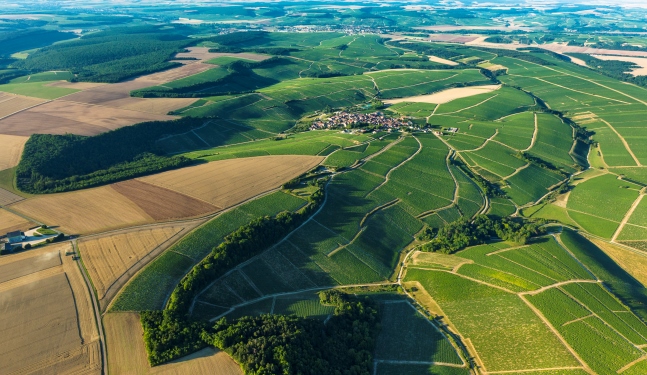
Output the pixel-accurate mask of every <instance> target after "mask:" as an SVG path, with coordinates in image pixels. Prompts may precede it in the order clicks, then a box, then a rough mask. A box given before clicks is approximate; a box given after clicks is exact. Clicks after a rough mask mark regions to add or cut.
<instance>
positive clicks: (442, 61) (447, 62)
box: [429, 56, 458, 66]
mask: <svg viewBox="0 0 647 375" xmlns="http://www.w3.org/2000/svg"><path fill="white" fill-rule="evenodd" d="M429 61H433V62H437V63H441V64H447V65H451V66H455V65H458V63H457V62H456V61H452V60H447V59H443V58H442V57H437V56H429Z"/></svg>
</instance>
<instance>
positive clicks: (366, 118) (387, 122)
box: [310, 112, 413, 131]
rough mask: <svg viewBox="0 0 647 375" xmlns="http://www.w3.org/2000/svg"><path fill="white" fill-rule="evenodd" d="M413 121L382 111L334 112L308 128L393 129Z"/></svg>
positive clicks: (411, 124) (403, 126) (406, 125)
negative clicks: (390, 115)
mask: <svg viewBox="0 0 647 375" xmlns="http://www.w3.org/2000/svg"><path fill="white" fill-rule="evenodd" d="M412 126H413V122H411V120H409V119H408V118H405V117H401V118H394V117H387V116H385V115H384V114H383V113H382V112H374V113H349V112H335V114H334V115H332V116H330V117H328V118H326V119H324V120H317V121H314V122H313V123H312V125H311V126H310V130H321V129H339V128H344V129H346V128H359V127H372V128H375V129H378V130H386V131H393V130H398V129H401V128H411V127H412Z"/></svg>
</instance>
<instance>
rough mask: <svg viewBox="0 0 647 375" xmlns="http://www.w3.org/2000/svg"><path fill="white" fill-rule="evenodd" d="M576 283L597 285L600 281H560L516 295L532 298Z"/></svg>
mask: <svg viewBox="0 0 647 375" xmlns="http://www.w3.org/2000/svg"><path fill="white" fill-rule="evenodd" d="M576 283H589V284H598V283H601V281H600V280H589V279H573V280H566V281H560V282H558V283H555V284H550V285H546V286H544V287H541V288H539V289H535V290H531V291H529V292H519V293H517V295H519V296H534V295H536V294H539V293H541V292H545V291H547V290H548V289H553V288H559V287H560V286H562V285H568V284H576Z"/></svg>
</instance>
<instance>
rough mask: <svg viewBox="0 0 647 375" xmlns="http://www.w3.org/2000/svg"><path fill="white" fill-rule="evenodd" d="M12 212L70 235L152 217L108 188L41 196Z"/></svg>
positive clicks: (115, 226)
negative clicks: (56, 227)
mask: <svg viewBox="0 0 647 375" xmlns="http://www.w3.org/2000/svg"><path fill="white" fill-rule="evenodd" d="M12 209H14V210H16V211H18V212H21V213H23V214H25V215H27V216H29V217H33V218H35V219H37V220H39V221H42V222H44V223H47V224H49V225H58V226H60V228H59V229H60V230H61V231H63V232H65V233H70V234H82V233H92V232H99V231H103V230H108V229H114V228H120V227H126V226H132V225H136V224H144V223H150V222H152V221H153V218H152V217H150V216H149V215H148V214H146V212H145V211H144V210H142V209H141V208H139V206H137V205H136V204H135V203H133V202H132V201H131V200H129V199H128V198H126V197H124V196H123V195H121V194H119V193H118V192H117V191H116V190H114V189H113V188H112V187H110V186H103V187H99V188H94V189H87V190H81V191H74V192H70V193H61V194H48V195H41V196H37V197H34V198H31V199H27V200H24V201H22V202H18V203H16V204H14V205H13V206H12Z"/></svg>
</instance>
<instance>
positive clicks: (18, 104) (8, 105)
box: [0, 93, 47, 118]
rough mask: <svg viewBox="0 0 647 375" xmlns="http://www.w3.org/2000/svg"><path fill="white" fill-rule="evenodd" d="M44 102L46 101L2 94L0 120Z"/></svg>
mask: <svg viewBox="0 0 647 375" xmlns="http://www.w3.org/2000/svg"><path fill="white" fill-rule="evenodd" d="M46 101H47V100H46V99H39V98H32V97H28V96H21V95H12V94H4V93H3V95H1V96H0V118H3V117H7V116H9V115H12V114H14V113H17V112H20V111H22V110H24V109H26V108H30V107H33V106H35V105H39V104H41V103H44V102H46Z"/></svg>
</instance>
